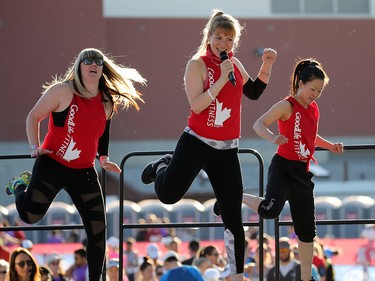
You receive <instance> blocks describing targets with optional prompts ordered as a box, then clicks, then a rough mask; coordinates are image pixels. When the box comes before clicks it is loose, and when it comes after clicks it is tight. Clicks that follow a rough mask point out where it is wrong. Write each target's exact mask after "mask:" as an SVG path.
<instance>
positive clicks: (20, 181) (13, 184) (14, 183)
mask: <svg viewBox="0 0 375 281" xmlns="http://www.w3.org/2000/svg"><path fill="white" fill-rule="evenodd" d="M30 180H31V173H30V172H29V171H23V172H22V173H21V174H19V176H18V177H14V178H12V179H11V180H9V181H8V182H7V184H6V186H5V191H6V193H7V194H8V195H13V194H14V190H15V189H16V188H17V187H18V186H19V185H25V186H26V187H28V186H29V184H30Z"/></svg>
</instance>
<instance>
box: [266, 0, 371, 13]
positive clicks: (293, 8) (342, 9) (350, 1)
mask: <svg viewBox="0 0 375 281" xmlns="http://www.w3.org/2000/svg"><path fill="white" fill-rule="evenodd" d="M369 1H370V0H272V1H271V11H272V13H273V14H295V15H314V14H326V15H341V14H345V15H351V14H355V15H364V14H369V13H370V3H369Z"/></svg>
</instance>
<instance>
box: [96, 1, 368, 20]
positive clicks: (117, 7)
mask: <svg viewBox="0 0 375 281" xmlns="http://www.w3.org/2000/svg"><path fill="white" fill-rule="evenodd" d="M273 1H284V0H273ZM273 1H272V0H231V1H228V0H204V1H202V0H131V1H128V0H103V13H104V17H106V18H207V17H208V16H209V15H210V14H211V11H212V9H214V8H220V9H223V10H224V11H225V12H226V13H229V14H231V15H233V16H235V17H237V18H375V0H367V1H368V2H366V0H364V2H361V3H365V5H366V3H368V13H352V14H351V13H349V14H340V13H339V12H338V7H339V5H346V7H349V9H350V5H354V6H355V5H356V4H355V3H356V2H355V1H356V0H352V1H353V2H352V3H350V2H345V3H344V2H340V1H342V0H323V1H329V2H330V3H331V5H332V7H333V8H332V10H333V11H332V13H330V12H327V13H320V14H314V13H313V14H311V13H308V12H306V11H305V7H306V5H305V1H307V0H289V1H285V5H293V7H299V9H300V11H299V13H273V12H272V2H273ZM357 4H358V3H357ZM317 5H319V4H318V3H317ZM353 9H355V8H353Z"/></svg>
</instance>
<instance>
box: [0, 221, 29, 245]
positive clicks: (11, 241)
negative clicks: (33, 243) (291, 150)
mask: <svg viewBox="0 0 375 281" xmlns="http://www.w3.org/2000/svg"><path fill="white" fill-rule="evenodd" d="M1 224H2V225H3V226H10V223H9V221H8V220H7V219H3V220H2V223H1ZM22 224H23V223H22V221H21V220H20V219H15V221H14V225H15V226H21V225H22ZM1 236H2V238H3V240H4V241H3V242H4V245H5V246H20V245H21V243H22V241H23V240H25V239H26V234H25V232H24V231H23V230H10V231H6V232H1Z"/></svg>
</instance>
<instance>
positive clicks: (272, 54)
mask: <svg viewBox="0 0 375 281" xmlns="http://www.w3.org/2000/svg"><path fill="white" fill-rule="evenodd" d="M276 58H277V52H276V51H275V50H274V49H271V48H265V49H264V50H263V56H262V60H263V62H266V63H269V64H274V62H275V61H276Z"/></svg>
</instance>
